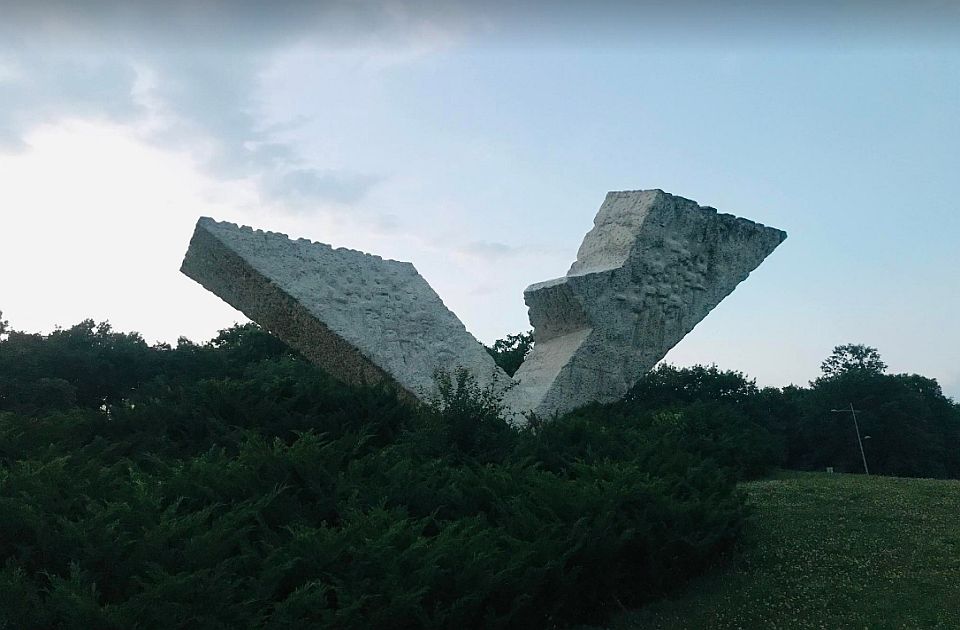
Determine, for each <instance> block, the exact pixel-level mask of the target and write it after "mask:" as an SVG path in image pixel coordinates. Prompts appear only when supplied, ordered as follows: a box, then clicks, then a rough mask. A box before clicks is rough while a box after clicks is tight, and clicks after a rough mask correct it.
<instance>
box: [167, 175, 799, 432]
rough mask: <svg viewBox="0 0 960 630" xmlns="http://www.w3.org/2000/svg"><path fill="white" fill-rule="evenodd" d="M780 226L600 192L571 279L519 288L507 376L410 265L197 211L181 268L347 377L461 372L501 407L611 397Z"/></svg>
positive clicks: (407, 383) (422, 383)
mask: <svg viewBox="0 0 960 630" xmlns="http://www.w3.org/2000/svg"><path fill="white" fill-rule="evenodd" d="M784 238H786V233H785V232H782V231H780V230H777V229H774V228H769V227H765V226H763V225H760V224H758V223H754V222H752V221H748V220H746V219H740V218H737V217H734V216H732V215H728V214H719V213H718V212H717V211H716V210H714V209H713V208H708V207H701V206H699V205H697V204H696V202H693V201H690V200H689V199H684V198H682V197H676V196H674V195H670V194H668V193H665V192H663V191H661V190H645V191H629V192H611V193H609V194H608V195H607V198H606V200H605V201H604V203H603V206H602V207H601V208H600V211H599V213H598V214H597V217H596V219H595V220H594V227H593V229H592V230H590V232H589V233H588V234H587V236H586V238H585V239H584V241H583V244H582V245H581V246H580V251H579V252H578V254H577V260H576V261H575V262H574V263H573V265H572V266H571V267H570V270H569V271H568V272H567V275H566V276H564V277H562V278H558V279H556V280H549V281H547V282H541V283H539V284H534V285H532V286H530V287H528V288H527V290H526V291H525V292H524V298H525V300H526V303H527V306H528V307H529V312H530V323H531V324H532V325H533V327H534V342H535V343H534V349H533V351H532V352H531V353H530V355H529V356H528V357H527V359H526V361H525V362H524V363H523V365H522V366H521V368H520V370H519V371H518V372H517V374H516V375H515V378H514V379H510V377H508V376H507V375H506V374H505V373H504V372H503V371H502V370H500V369H499V368H497V367H496V366H495V365H494V362H493V360H492V358H491V357H490V356H489V355H488V354H487V352H486V351H485V350H484V348H483V346H482V345H481V344H480V343H479V342H478V341H477V340H476V339H475V338H474V337H473V336H472V335H471V334H470V333H468V332H467V330H466V329H465V328H464V326H463V324H462V323H461V322H460V320H459V319H458V318H457V316H456V315H454V314H453V313H452V312H451V311H450V310H449V309H448V308H447V307H446V306H444V304H443V301H442V300H441V299H440V297H439V296H438V295H437V294H436V293H435V292H434V291H433V289H431V288H430V285H429V284H427V282H426V281H425V280H424V279H423V278H422V277H421V276H420V274H419V273H417V271H416V269H415V268H414V267H413V265H412V264H410V263H404V262H397V261H392V260H384V259H382V258H380V257H379V256H372V255H370V254H365V253H363V252H358V251H354V250H349V249H342V248H340V249H334V248H332V247H331V246H329V245H324V244H322V243H314V242H311V241H306V240H303V239H300V240H297V241H293V240H290V239H288V238H287V237H286V236H285V235H283V234H277V233H274V232H263V231H259V230H256V231H255V230H253V229H251V228H248V227H242V228H241V227H238V226H236V225H234V224H231V223H218V222H217V221H214V220H212V219H208V218H205V217H204V218H201V219H200V220H199V221H198V222H197V226H196V230H195V231H194V235H193V238H192V239H191V241H190V247H189V249H188V251H187V254H186V257H185V258H184V261H183V266H182V267H181V271H183V273H185V274H186V275H188V276H190V277H191V278H193V279H194V280H196V281H197V282H199V283H200V284H202V285H203V286H204V287H206V288H207V289H209V290H210V291H212V292H213V293H215V294H216V295H218V296H220V297H221V298H222V299H223V300H225V301H226V302H227V303H228V304H230V305H232V306H234V307H235V308H237V309H239V310H240V311H242V312H243V313H244V314H245V315H247V317H249V318H250V319H252V320H254V321H256V322H258V323H259V324H260V325H261V326H263V327H264V328H265V329H267V330H269V331H271V332H273V333H274V334H276V335H277V336H278V337H280V338H281V339H283V340H284V341H286V342H287V343H288V344H290V345H291V346H292V347H294V348H297V349H298V350H299V351H300V352H302V353H303V354H304V355H305V356H306V357H307V358H309V359H311V360H312V361H314V362H316V363H317V364H319V365H320V366H321V367H323V368H324V369H326V370H327V371H329V372H330V373H331V374H333V375H334V376H336V377H338V378H340V379H341V380H343V381H345V382H349V383H378V382H389V383H392V384H394V385H396V386H397V387H398V389H399V390H400V391H401V392H405V393H406V394H409V395H411V396H413V397H415V398H418V399H421V400H429V399H430V398H431V397H432V396H433V395H434V394H435V382H434V374H435V372H436V370H438V369H441V370H452V369H453V368H455V367H457V366H462V367H464V368H466V369H468V370H469V371H470V372H471V373H472V374H473V375H474V377H475V378H476V379H477V381H478V383H479V384H480V385H481V386H490V387H493V388H494V389H496V390H498V391H501V392H503V395H504V400H505V403H506V404H507V408H508V415H509V417H510V418H511V419H512V420H513V421H522V418H523V416H524V415H525V414H529V413H535V414H537V415H538V416H540V417H550V416H552V415H554V414H558V413H561V414H562V413H564V412H567V411H570V410H572V409H575V408H577V407H580V406H582V405H585V404H588V403H591V402H611V401H615V400H617V399H619V398H620V397H622V396H623V395H624V394H626V393H627V391H628V390H629V389H630V388H631V387H632V386H633V385H634V384H635V383H636V381H637V380H638V379H639V378H640V377H641V376H642V375H643V374H644V373H645V372H646V371H647V370H649V369H650V368H652V367H653V366H654V365H655V364H656V363H657V361H659V360H660V359H661V358H663V356H664V355H665V354H666V353H667V351H668V350H669V349H670V348H672V347H673V346H674V345H676V344H677V342H679V341H680V340H681V339H682V338H683V336H684V335H686V334H687V333H688V332H690V330H692V329H693V327H694V326H695V325H696V324H697V323H698V322H699V321H700V320H701V319H703V318H704V317H705V316H706V315H707V313H709V312H710V310H711V309H713V308H714V307H715V306H716V305H717V304H718V303H719V302H720V301H721V300H722V299H723V298H724V297H726V296H727V295H729V294H730V293H731V292H732V291H733V289H734V288H736V286H737V285H738V284H739V283H740V282H742V281H743V280H744V279H746V277H747V275H748V274H749V273H750V272H751V271H753V270H754V269H755V268H756V267H757V266H758V265H759V264H760V263H761V262H762V261H763V259H764V258H766V256H767V255H769V254H770V252H772V251H773V250H774V249H775V248H776V247H777V245H779V244H780V243H781V242H783V240H784Z"/></svg>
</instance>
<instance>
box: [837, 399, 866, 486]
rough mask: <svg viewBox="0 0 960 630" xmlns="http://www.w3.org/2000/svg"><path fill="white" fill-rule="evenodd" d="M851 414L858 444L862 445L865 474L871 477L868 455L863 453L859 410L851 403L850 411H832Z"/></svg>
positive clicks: (861, 455) (861, 446)
mask: <svg viewBox="0 0 960 630" xmlns="http://www.w3.org/2000/svg"><path fill="white" fill-rule="evenodd" d="M848 411H849V412H850V415H851V416H853V428H855V429H856V430H857V444H859V445H860V457H862V458H863V472H865V473H867V476H870V469H869V468H868V467H867V454H866V453H864V452H863V440H862V439H861V438H860V424H859V423H858V422H857V410H856V409H854V408H853V403H850V408H849V409H831V410H830V412H831V413H846V412H848Z"/></svg>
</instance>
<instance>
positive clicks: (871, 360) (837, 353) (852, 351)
mask: <svg viewBox="0 0 960 630" xmlns="http://www.w3.org/2000/svg"><path fill="white" fill-rule="evenodd" d="M886 369H887V364H886V363H884V362H883V361H882V360H881V359H880V353H879V352H877V349H876V348H871V347H870V346H865V345H862V344H856V343H848V344H845V345H842V346H837V347H835V348H834V349H833V352H832V353H830V356H829V357H827V358H826V359H824V361H823V363H821V364H820V370H821V371H822V372H823V376H824V378H833V377H835V376H840V375H842V374H846V373H848V372H863V373H867V374H883V373H884V372H885V371H886Z"/></svg>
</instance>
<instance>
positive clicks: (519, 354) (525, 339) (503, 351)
mask: <svg viewBox="0 0 960 630" xmlns="http://www.w3.org/2000/svg"><path fill="white" fill-rule="evenodd" d="M532 348H533V331H532V330H528V331H527V332H523V333H519V334H516V335H507V336H506V338H505V339H497V340H496V341H495V342H494V343H493V346H492V347H489V346H488V347H487V352H489V353H490V356H492V357H493V360H494V362H495V363H496V364H497V365H499V366H500V367H501V368H502V369H503V371H504V372H506V373H507V374H508V375H509V376H513V375H514V374H516V372H517V370H519V369H520V366H521V365H522V364H523V360H524V359H526V358H527V353H529V352H530V350H531V349H532Z"/></svg>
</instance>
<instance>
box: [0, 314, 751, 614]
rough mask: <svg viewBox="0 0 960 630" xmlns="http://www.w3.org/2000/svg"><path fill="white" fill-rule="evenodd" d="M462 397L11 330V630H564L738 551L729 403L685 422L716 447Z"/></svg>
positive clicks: (265, 347)
mask: <svg viewBox="0 0 960 630" xmlns="http://www.w3.org/2000/svg"><path fill="white" fill-rule="evenodd" d="M61 359H62V360H61ZM439 378H440V381H439V382H440V386H441V387H440V398H439V400H438V401H436V404H435V405H433V406H430V407H425V408H413V407H411V406H408V405H406V404H402V403H400V402H398V400H397V398H396V396H395V395H394V394H393V393H392V392H389V391H386V390H382V389H376V388H351V387H346V386H343V385H341V384H339V383H337V382H336V381H334V380H332V379H331V378H330V377H329V376H328V375H326V374H324V373H323V372H321V371H320V370H318V369H316V368H315V367H313V366H312V365H310V364H309V363H307V362H306V361H304V360H303V359H301V358H300V357H298V356H297V355H296V354H295V353H292V352H290V351H289V350H288V349H287V348H286V347H285V346H283V345H282V344H280V343H279V342H277V341H276V340H275V339H273V338H272V337H270V336H269V335H267V334H266V333H264V332H263V331H261V330H259V329H258V328H257V327H255V326H253V325H247V326H236V327H234V328H231V329H229V330H227V331H224V332H223V333H222V334H221V335H220V336H218V337H217V338H216V339H214V340H213V341H211V342H209V343H206V344H203V345H197V344H192V343H189V342H188V341H186V340H181V342H180V343H179V344H178V346H177V348H175V349H174V348H171V347H169V346H163V345H158V346H152V347H151V346H147V345H146V344H145V343H144V342H143V340H142V339H141V338H140V337H139V336H137V335H124V334H120V333H115V332H113V331H112V330H111V329H110V328H109V326H108V325H105V324H101V325H99V326H96V325H93V323H92V322H84V323H82V324H81V325H79V326H76V327H73V328H71V329H68V330H65V331H57V332H55V333H53V334H51V335H48V336H41V335H27V334H24V333H19V332H11V333H10V335H9V338H8V339H7V340H6V341H2V342H0V393H2V396H3V397H2V398H0V628H6V627H10V628H51V627H61V628H130V627H139V628H160V627H163V628H166V627H191V628H291V627H339V628H371V627H376V628H411V627H436V628H471V627H523V628H528V627H550V626H554V625H562V624H564V623H567V622H572V621H580V620H600V619H602V618H603V617H604V615H605V614H606V613H607V612H608V611H610V610H618V609H619V608H620V606H621V605H633V604H639V603H642V602H643V601H646V600H648V599H651V598H654V597H657V596H658V595H660V594H661V593H663V592H665V591H667V590H668V589H670V588H673V587H674V586H676V585H677V584H679V583H681V582H683V581H684V580H686V579H687V578H689V577H690V576H691V575H693V574H695V573H697V572H700V571H702V570H703V569H704V568H706V567H707V566H709V565H710V564H712V563H714V562H716V561H717V559H718V557H719V556H721V555H722V553H723V552H724V551H725V550H727V549H729V548H730V547H731V545H732V544H733V543H734V542H735V540H736V538H737V535H738V532H739V531H740V527H741V523H742V518H743V513H744V508H743V502H742V499H741V497H740V496H739V495H738V494H737V493H736V492H735V490H734V485H733V476H734V475H733V474H731V473H730V472H729V470H724V469H723V468H721V467H720V466H719V465H718V464H717V463H715V460H719V459H720V458H718V457H714V456H712V455H711V456H709V457H706V458H705V457H704V456H703V454H702V453H703V452H705V446H704V445H703V444H696V443H694V442H692V441H691V440H690V436H691V435H693V434H694V431H697V432H703V431H706V429H704V428H703V427H704V426H708V425H710V423H711V422H713V423H714V424H716V423H717V422H719V421H715V420H713V419H712V411H711V410H710V408H709V406H708V403H699V402H698V403H695V404H694V405H693V406H691V407H690V408H689V409H685V411H684V412H683V413H684V414H685V415H684V416H683V418H684V420H683V423H686V424H689V425H690V426H691V427H693V426H695V427H697V428H696V429H695V430H694V429H690V430H677V428H676V426H677V425H676V424H675V423H674V419H675V418H674V416H669V415H654V416H652V417H654V418H655V419H656V422H651V423H649V424H647V425H644V426H637V427H633V428H631V427H630V426H629V422H628V420H627V419H626V415H623V417H622V420H620V421H616V422H613V423H612V424H611V423H608V421H609V420H610V419H609V418H608V417H606V416H604V415H603V414H598V415H594V416H588V415H579V416H572V417H570V418H566V419H560V420H558V421H556V422H554V423H552V424H550V425H548V426H546V427H542V428H540V429H539V430H537V431H533V430H528V431H518V430H516V429H513V428H511V427H510V426H508V425H507V424H506V423H505V422H504V421H503V420H502V418H501V417H500V414H499V400H498V399H497V398H496V396H494V395H492V393H491V392H487V391H484V390H481V389H478V388H477V386H476V384H475V383H474V382H473V381H472V380H471V379H469V378H467V377H466V375H465V374H463V373H462V372H457V373H454V374H451V375H440V377H439ZM697 405H700V406H697ZM724 413H726V412H724ZM722 418H727V416H722ZM726 421H728V422H733V420H729V418H727V420H726ZM617 422H620V424H617ZM621 429H623V430H624V431H625V434H624V435H626V437H625V438H621V437H620V436H618V434H617V433H616V432H617V431H620V430H621ZM584 436H586V438H587V439H584Z"/></svg>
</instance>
